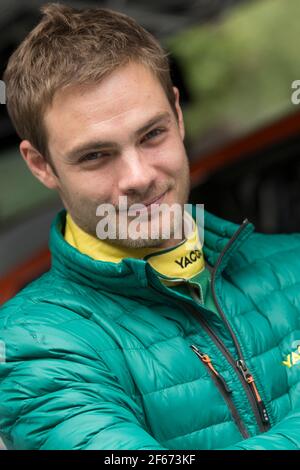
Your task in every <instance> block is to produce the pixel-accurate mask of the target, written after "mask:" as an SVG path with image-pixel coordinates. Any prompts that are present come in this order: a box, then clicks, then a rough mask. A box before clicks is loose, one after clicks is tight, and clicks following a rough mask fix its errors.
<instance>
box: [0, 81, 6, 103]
mask: <svg viewBox="0 0 300 470" xmlns="http://www.w3.org/2000/svg"><path fill="white" fill-rule="evenodd" d="M0 104H6V86H5V83H4V81H3V80H0Z"/></svg>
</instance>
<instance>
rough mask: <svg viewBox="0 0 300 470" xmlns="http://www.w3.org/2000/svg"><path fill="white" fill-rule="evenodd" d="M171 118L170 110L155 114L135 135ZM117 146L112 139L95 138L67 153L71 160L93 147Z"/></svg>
mask: <svg viewBox="0 0 300 470" xmlns="http://www.w3.org/2000/svg"><path fill="white" fill-rule="evenodd" d="M170 119H171V114H170V113H169V112H164V113H160V114H158V115H156V116H154V117H153V118H151V119H150V120H149V121H147V122H146V124H144V125H143V126H142V127H140V128H139V129H138V130H137V131H135V133H134V135H135V137H138V136H140V135H141V134H143V133H144V132H146V131H147V130H148V129H150V128H151V127H152V126H153V125H155V124H159V123H160V122H161V121H165V120H170ZM116 146H117V144H116V143H115V142H111V141H106V142H104V141H99V140H94V141H90V142H86V143H84V144H82V145H79V146H78V147H75V148H74V149H72V150H70V152H68V153H67V155H66V158H67V159H69V160H71V159H73V158H76V157H77V156H79V155H81V154H82V153H84V152H87V151H89V150H91V149H96V148H97V149H100V148H104V147H105V148H107V147H116Z"/></svg>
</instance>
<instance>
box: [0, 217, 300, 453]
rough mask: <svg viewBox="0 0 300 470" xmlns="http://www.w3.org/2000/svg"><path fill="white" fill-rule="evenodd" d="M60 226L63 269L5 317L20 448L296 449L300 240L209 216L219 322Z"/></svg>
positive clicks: (54, 232) (192, 291)
mask: <svg viewBox="0 0 300 470" xmlns="http://www.w3.org/2000/svg"><path fill="white" fill-rule="evenodd" d="M64 224H65V212H64V211H62V212H61V213H60V214H58V216H57V218H56V220H55V221H54V222H53V224H52V228H51V234H50V249H51V253H52V267H51V269H50V271H49V272H47V273H45V274H44V275H43V276H42V277H40V278H39V279H38V280H36V281H34V282H33V283H31V284H30V285H28V286H26V287H25V288H24V289H23V290H22V291H21V292H20V293H19V294H18V295H17V296H15V297H14V298H13V299H12V300H10V301H9V302H7V303H6V304H4V305H3V306H2V308H1V309H0V341H1V343H0V345H1V351H2V356H1V360H0V436H1V437H2V439H3V441H4V442H5V444H6V446H7V447H8V448H9V449H130V450H131V449H158V450H159V449H168V450H170V449H193V450H196V449H299V448H300V354H299V352H300V234H293V235H262V234H259V233H256V232H254V228H253V226H252V224H250V223H249V222H247V221H244V223H243V224H242V225H241V226H240V227H239V226H237V225H236V224H233V223H231V222H228V221H225V220H222V219H220V218H217V217H216V216H213V215H211V214H209V213H206V214H205V244H204V248H203V250H204V256H205V260H206V262H207V263H208V265H209V266H210V267H211V268H212V273H211V288H212V293H213V298H214V301H215V304H216V306H217V309H216V311H215V312H212V311H209V310H207V309H205V308H204V306H203V304H202V303H201V297H200V296H199V292H197V289H196V288H195V286H194V285H190V284H189V282H188V281H187V282H186V287H187V291H186V294H184V293H182V292H179V291H176V290H174V289H172V288H169V287H166V286H164V285H162V284H161V282H160V281H159V279H158V277H157V275H156V272H155V271H154V270H153V268H151V266H150V265H149V263H147V262H146V261H144V260H140V259H131V258H127V259H124V260H123V261H121V262H120V263H118V264H114V263H108V262H101V261H95V260H93V259H91V258H90V257H88V256H86V255H83V254H81V253H79V252H78V251H77V250H76V249H75V248H73V247H71V246H70V245H69V244H68V243H67V242H66V241H65V240H64V237H63V230H64Z"/></svg>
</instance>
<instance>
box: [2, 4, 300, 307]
mask: <svg viewBox="0 0 300 470" xmlns="http://www.w3.org/2000/svg"><path fill="white" fill-rule="evenodd" d="M44 3H47V2H44V1H38V0H35V1H34V0H27V1H26V2H20V1H17V0H0V37H1V41H0V58H1V60H0V79H2V74H3V71H4V69H5V67H6V64H7V61H8V58H9V56H10V54H11V53H12V52H13V50H14V49H15V48H16V47H17V46H18V44H19V43H20V42H21V41H22V39H23V38H24V37H25V36H26V34H27V33H28V32H29V31H30V30H31V29H32V28H33V27H34V26H35V25H36V24H37V22H38V21H39V18H40V13H39V7H40V6H41V5H42V4H44ZM62 3H66V4H69V5H73V6H75V7H83V6H95V5H96V6H103V7H108V8H112V9H116V10H119V11H122V12H125V13H127V14H129V15H131V16H133V17H134V18H135V19H136V20H138V21H139V22H140V23H141V24H142V25H143V26H144V27H146V28H147V29H148V30H149V31H151V32H152V33H153V34H154V35H155V36H156V37H157V38H158V39H159V40H160V41H161V42H162V44H163V45H164V47H165V48H166V49H167V50H168V51H169V53H170V60H171V67H172V76H173V81H174V84H175V85H176V86H178V88H179V89H180V92H181V100H182V106H183V110H184V116H185V122H186V132H187V136H186V147H187V151H188V155H189V158H190V161H191V178H192V192H191V198H190V202H193V203H204V204H205V208H206V209H207V210H209V211H211V212H213V213H215V214H216V215H219V216H221V217H224V218H227V219H230V220H232V221H234V222H237V223H241V222H242V221H243V220H244V219H245V218H246V217H247V218H248V219H249V220H250V221H251V222H253V223H254V224H255V226H256V229H257V230H259V231H262V232H265V233H278V232H279V233H283V232H286V233H287V232H294V231H299V230H300V188H299V182H300V158H299V147H300V138H299V131H300V104H299V105H298V106H297V105H295V104H292V101H291V96H292V93H293V91H294V90H293V89H292V82H293V81H295V80H300V64H299V61H300V59H299V56H300V46H298V44H299V32H300V25H299V18H300V2H299V0H151V2H149V1H147V0H106V1H105V0H103V1H100V0H98V1H89V2H84V1H65V2H62ZM18 145H19V139H18V137H17V136H16V134H15V132H14V129H13V127H12V125H11V123H10V120H9V118H8V116H7V112H6V106H5V104H1V105H0V304H1V303H3V302H5V301H6V300H8V299H9V298H10V297H12V296H13V295H14V294H15V293H16V292H17V291H18V290H19V289H21V288H22V287H24V286H25V285H26V284H27V283H28V282H30V281H31V280H33V279H34V278H36V277H37V276H39V275H40V274H41V273H42V272H44V271H45V270H47V269H48V268H49V265H50V259H49V252H48V249H47V243H48V233H49V227H50V223H51V221H52V219H53V217H54V215H55V214H56V212H57V211H58V210H59V208H60V207H61V204H60V201H59V200H58V198H57V196H56V194H55V193H53V192H51V191H49V190H46V189H45V188H44V187H43V186H42V185H41V184H40V183H39V182H38V181H36V180H35V179H34V177H33V176H32V175H31V174H30V173H29V170H27V167H26V166H25V163H24V162H23V160H22V158H21V156H20V154H19V150H18Z"/></svg>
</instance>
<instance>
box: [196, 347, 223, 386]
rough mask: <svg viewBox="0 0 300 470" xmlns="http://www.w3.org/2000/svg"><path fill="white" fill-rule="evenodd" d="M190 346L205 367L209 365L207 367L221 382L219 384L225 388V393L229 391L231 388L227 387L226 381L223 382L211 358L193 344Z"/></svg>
mask: <svg viewBox="0 0 300 470" xmlns="http://www.w3.org/2000/svg"><path fill="white" fill-rule="evenodd" d="M191 348H192V350H193V351H194V353H195V354H197V356H198V357H199V358H200V359H201V361H202V362H203V363H204V364H206V366H207V367H209V369H210V370H211V372H212V373H213V374H214V375H215V376H216V377H217V379H218V380H219V381H220V382H221V384H222V385H223V387H224V389H225V390H226V392H227V393H231V390H230V388H229V387H228V385H227V383H226V382H225V380H224V378H223V377H222V375H220V374H219V372H218V371H217V370H216V369H215V368H214V366H213V364H212V361H211V358H210V357H209V356H208V354H204V353H202V352H200V351H199V349H198V348H197V347H196V346H194V345H191Z"/></svg>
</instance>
